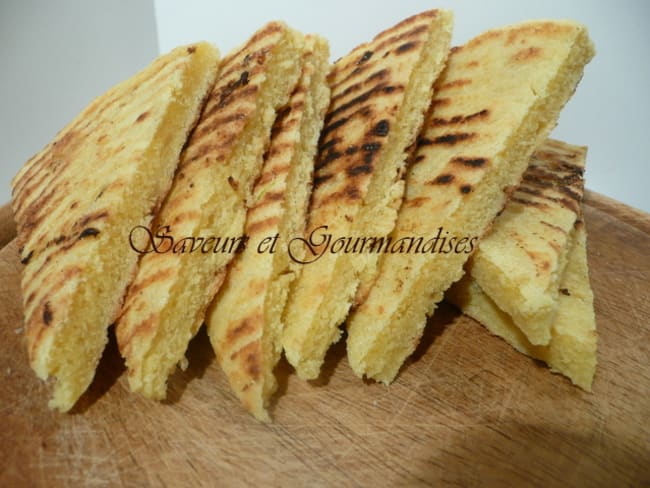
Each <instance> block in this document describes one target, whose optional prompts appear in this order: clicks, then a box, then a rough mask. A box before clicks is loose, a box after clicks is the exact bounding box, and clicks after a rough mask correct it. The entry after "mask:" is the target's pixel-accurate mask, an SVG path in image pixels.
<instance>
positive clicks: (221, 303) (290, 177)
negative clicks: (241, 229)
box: [206, 36, 329, 421]
mask: <svg viewBox="0 0 650 488" xmlns="http://www.w3.org/2000/svg"><path fill="white" fill-rule="evenodd" d="M328 59H329V47H328V44H327V41H326V40H325V39H323V38H321V37H318V36H308V37H307V38H306V45H305V52H304V54H303V60H304V62H303V72H302V76H301V78H300V81H299V82H298V85H297V87H296V89H295V90H294V92H293V94H292V96H291V98H290V100H289V104H288V106H287V107H285V108H284V109H282V110H281V112H280V115H279V116H278V118H277V119H276V121H275V124H274V127H273V130H272V132H271V134H272V138H271V145H270V147H269V150H268V152H267V156H266V159H265V162H264V167H263V169H262V173H261V175H260V177H259V179H258V181H257V183H256V185H255V188H254V190H253V199H252V201H251V205H250V208H249V210H248V213H247V217H246V235H248V236H249V238H250V241H251V243H252V245H251V246H249V247H247V248H246V249H245V250H244V251H243V252H242V253H241V254H239V255H238V256H236V257H235V258H234V260H233V262H232V263H231V265H230V267H229V270H228V274H227V276H226V279H225V282H224V284H223V286H222V287H221V289H220V290H219V293H218V294H217V296H216V297H215V300H214V302H213V303H212V305H211V306H210V308H209V309H208V312H207V314H206V325H207V327H208V334H209V336H210V340H211V342H212V345H213V347H214V349H215V351H216V354H217V359H218V361H219V363H220V364H221V367H222V369H223V371H224V372H225V374H226V376H227V377H228V381H229V382H230V385H231V387H232V389H233V391H234V392H235V394H236V395H237V396H238V397H239V399H240V401H241V402H242V404H243V405H244V406H245V408H246V409H247V410H248V411H249V412H251V413H252V414H253V415H254V416H255V417H256V418H257V419H258V420H261V421H269V420H270V417H269V414H268V412H267V406H268V402H269V398H270V397H271V395H272V394H273V392H274V391H275V390H276V388H277V381H276V379H275V376H274V374H273V369H274V368H275V365H276V364H277V362H278V361H279V359H280V355H281V353H282V346H281V344H280V337H281V333H282V322H281V316H282V311H283V310H284V305H285V302H286V299H287V296H288V292H289V286H290V283H291V281H292V280H293V279H294V277H295V266H296V264H295V263H294V262H293V261H291V260H290V259H289V255H288V253H287V252H286V249H287V243H288V241H289V239H291V238H292V237H293V236H297V235H302V233H303V231H304V226H305V220H306V213H307V205H308V200H309V194H310V188H311V180H312V172H313V167H314V157H315V154H316V146H317V142H318V135H319V134H320V130H321V128H322V126H323V117H324V115H325V110H326V109H327V106H328V105H329V87H328V85H327V80H326V76H327V73H328V71H329V61H328ZM273 236H278V238H277V239H276V240H275V241H272V240H269V238H271V239H272V238H273ZM263 242H266V244H265V245H263V248H259V246H260V245H262V243H263ZM271 245H273V249H271ZM260 251H261V252H260ZM271 251H273V252H271Z"/></svg>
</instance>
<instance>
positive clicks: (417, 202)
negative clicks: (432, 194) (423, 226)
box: [402, 197, 430, 208]
mask: <svg viewBox="0 0 650 488" xmlns="http://www.w3.org/2000/svg"><path fill="white" fill-rule="evenodd" d="M429 200H430V198H429V197H416V198H411V199H410V200H404V203H403V204H402V205H403V206H404V207H407V208H418V207H421V206H422V205H424V204H425V203H426V202H428V201H429Z"/></svg>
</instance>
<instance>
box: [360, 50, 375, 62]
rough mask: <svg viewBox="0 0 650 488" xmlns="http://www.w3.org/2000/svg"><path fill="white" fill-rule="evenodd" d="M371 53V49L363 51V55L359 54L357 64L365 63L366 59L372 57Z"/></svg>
mask: <svg viewBox="0 0 650 488" xmlns="http://www.w3.org/2000/svg"><path fill="white" fill-rule="evenodd" d="M373 54H374V53H373V52H372V51H366V52H365V53H363V56H361V58H359V61H357V64H363V63H365V62H366V61H368V60H369V59H370V58H371V57H372V55H373Z"/></svg>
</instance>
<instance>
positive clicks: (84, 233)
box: [79, 227, 99, 239]
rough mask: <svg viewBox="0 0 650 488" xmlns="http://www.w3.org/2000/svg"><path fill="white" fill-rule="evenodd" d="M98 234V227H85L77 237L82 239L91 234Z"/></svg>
mask: <svg viewBox="0 0 650 488" xmlns="http://www.w3.org/2000/svg"><path fill="white" fill-rule="evenodd" d="M98 234H99V229H96V228H94V227H87V228H85V229H84V230H82V231H81V233H80V234H79V239H84V238H86V237H91V236H96V235H98Z"/></svg>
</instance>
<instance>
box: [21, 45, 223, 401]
mask: <svg viewBox="0 0 650 488" xmlns="http://www.w3.org/2000/svg"><path fill="white" fill-rule="evenodd" d="M217 62H218V53H217V52H216V50H215V49H214V48H213V47H212V46H211V45H209V44H206V43H198V44H194V45H191V46H186V47H182V48H177V49H175V50H173V51H172V52H170V53H169V54H166V55H164V56H161V57H159V58H158V59H156V60H155V61H154V62H153V63H152V64H151V65H149V66H148V67H147V68H145V69H144V70H142V71H141V72H140V73H138V74H137V75H135V76H133V77H132V78H130V79H128V80H126V81H124V82H122V83H120V84H119V85H117V86H115V87H114V88H112V89H111V90H109V91H108V92H107V93H105V94H104V95H102V96H101V97H99V98H97V99H96V100H94V101H93V102H92V103H91V104H90V105H89V106H88V107H87V108H86V109H85V110H84V111H83V112H81V114H79V116H77V118H76V119H75V120H73V121H72V122H71V123H70V124H69V125H68V126H67V127H65V128H64V129H63V130H62V131H61V132H60V133H59V134H58V135H57V136H56V138H55V139H54V140H53V141H52V142H51V143H50V144H49V145H47V146H46V147H45V148H44V149H43V150H42V151H41V152H40V153H38V154H37V155H36V156H34V157H33V158H32V159H31V160H30V161H29V162H28V163H27V164H26V165H25V167H24V168H23V169H22V170H21V171H20V172H19V173H18V174H17V175H16V177H15V178H14V180H13V210H14V215H15V220H16V222H17V224H18V240H19V245H20V257H21V259H22V262H23V263H24V264H25V268H24V272H23V277H22V290H23V300H24V301H23V304H24V310H25V325H26V336H27V344H28V349H29V358H30V363H31V366H32V368H33V369H34V370H35V371H36V374H37V375H38V376H39V377H40V378H42V379H47V378H48V377H50V376H54V377H56V380H57V381H56V385H55V387H54V397H53V399H52V401H51V402H50V406H51V407H53V408H58V409H59V410H62V411H67V410H69V409H70V408H71V407H72V406H73V405H74V403H75V402H76V401H77V399H78V398H79V397H80V396H81V394H82V393H83V392H84V391H85V390H86V388H87V387H88V385H89V384H90V382H91V381H92V379H93V376H94V374H95V368H96V366H97V363H98V361H99V358H100V357H101V354H102V351H103V349H104V346H105V344H106V341H107V338H108V337H107V329H108V327H109V325H110V324H111V323H112V322H113V321H114V320H115V318H116V316H117V313H118V312H119V309H120V306H121V304H122V298H123V296H124V292H125V289H126V287H127V285H128V284H129V282H130V281H131V278H132V276H133V273H134V272H135V267H136V265H137V258H138V256H137V254H136V253H134V252H133V251H132V250H131V248H130V247H129V245H128V235H129V232H130V230H131V229H132V228H133V227H135V226H139V225H143V226H148V225H149V224H150V222H151V218H152V215H153V213H154V212H155V211H156V208H157V207H158V206H159V205H160V203H161V202H162V200H163V198H164V197H165V195H166V193H167V192H168V190H169V187H170V185H171V183H172V178H173V175H174V170H175V168H176V166H177V164H178V158H179V155H180V153H181V149H182V147H183V144H184V143H185V141H186V139H187V136H188V133H189V132H190V130H191V128H192V126H193V125H194V124H195V122H196V119H197V118H198V116H199V113H200V110H201V107H202V105H203V101H204V99H205V96H206V95H207V93H208V91H209V89H210V88H211V85H212V83H213V82H214V79H215V77H216V74H217Z"/></svg>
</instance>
